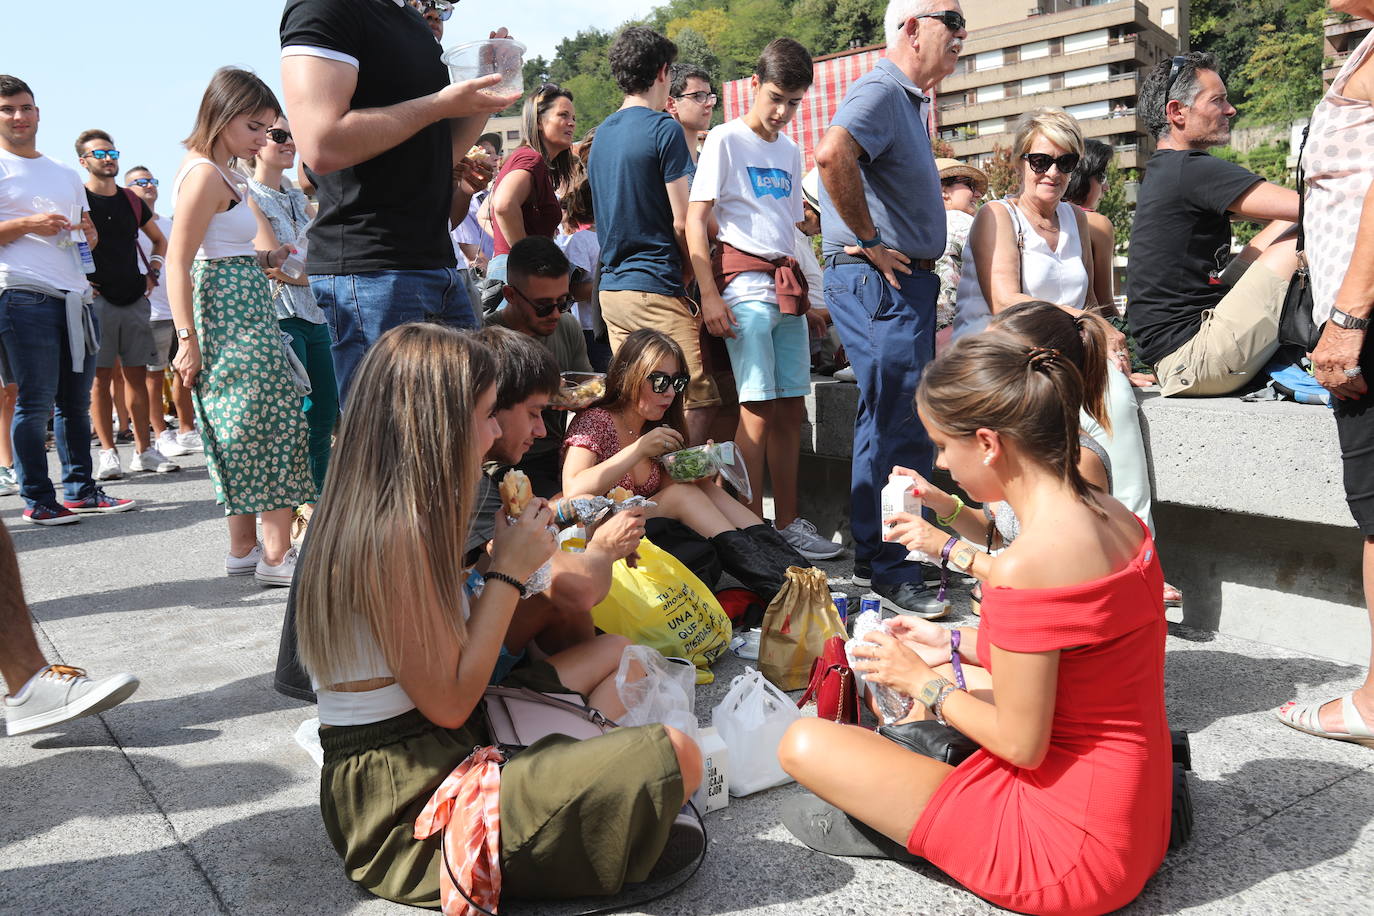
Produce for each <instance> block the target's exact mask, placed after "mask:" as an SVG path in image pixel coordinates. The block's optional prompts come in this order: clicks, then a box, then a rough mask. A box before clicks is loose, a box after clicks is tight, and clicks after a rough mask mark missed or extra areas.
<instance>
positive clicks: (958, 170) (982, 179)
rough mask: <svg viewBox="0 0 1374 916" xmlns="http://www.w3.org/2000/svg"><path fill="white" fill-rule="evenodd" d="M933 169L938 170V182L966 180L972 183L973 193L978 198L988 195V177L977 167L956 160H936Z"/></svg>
mask: <svg viewBox="0 0 1374 916" xmlns="http://www.w3.org/2000/svg"><path fill="white" fill-rule="evenodd" d="M935 167H936V168H937V169H939V170H940V180H941V181H944V180H945V179H946V178H967V179H968V180H969V181H972V182H973V193H974V194H977V195H978V196H979V197H982V196H983V195H985V194H987V193H988V176H987V175H986V174H984V173H983V170H982V169H980V168H978V167H977V166H973V165H968V164H967V163H963V162H960V161H959V160H958V159H936V160H935Z"/></svg>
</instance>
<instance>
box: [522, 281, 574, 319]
mask: <svg viewBox="0 0 1374 916" xmlns="http://www.w3.org/2000/svg"><path fill="white" fill-rule="evenodd" d="M509 289H510V290H512V291H513V292H514V293H515V294H516V295H518V296H519V297H520V298H521V299H524V300H525V304H526V305H528V306H529V307H530V308H532V309H534V314H535V315H536V316H538V317H539V318H547V317H549V316H550V315H552V314H553V312H554V309H557V310H558V311H559V312H560V313H563V314H566V313H567V312H568V311H569V310H571V309H572V307H573V305H575V304H576V303H577V300H576V299H574V298H573V296H572V293H569V294H568V295H566V296H564V297H563V298H561V299H556V300H554V301H553V302H535V301H534V300H533V299H531V298H530V297H529V296H526V295H525V294H524V293H522V292H520V290H518V289H516V288H515V287H514V286H511V287H509Z"/></svg>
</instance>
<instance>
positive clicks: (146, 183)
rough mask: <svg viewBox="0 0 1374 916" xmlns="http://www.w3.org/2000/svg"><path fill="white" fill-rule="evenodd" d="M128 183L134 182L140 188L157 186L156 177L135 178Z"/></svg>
mask: <svg viewBox="0 0 1374 916" xmlns="http://www.w3.org/2000/svg"><path fill="white" fill-rule="evenodd" d="M129 184H136V185H138V186H139V187H140V188H155V187H157V179H156V178H135V179H134V180H133V181H131V182H129Z"/></svg>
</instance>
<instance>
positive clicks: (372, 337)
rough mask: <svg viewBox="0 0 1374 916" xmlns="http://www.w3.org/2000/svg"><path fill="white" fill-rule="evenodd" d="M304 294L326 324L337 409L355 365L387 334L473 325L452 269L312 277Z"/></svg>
mask: <svg viewBox="0 0 1374 916" xmlns="http://www.w3.org/2000/svg"><path fill="white" fill-rule="evenodd" d="M310 288H311V290H312V291H313V292H314V293H315V301H316V302H317V303H318V304H319V306H320V308H322V309H324V314H325V318H326V319H327V320H328V322H329V335H330V339H331V340H332V342H333V351H334V375H335V377H336V378H337V379H338V383H339V406H340V408H342V407H343V406H344V402H345V401H346V399H347V397H348V388H349V386H350V385H351V384H352V383H353V373H354V372H356V371H357V369H358V364H359V363H360V362H362V359H363V356H364V355H365V354H366V353H367V351H368V348H369V347H371V346H372V345H373V344H374V343H376V342H377V338H379V337H381V336H382V335H383V334H385V333H386V332H387V331H389V330H391V329H392V328H394V327H397V326H398V325H402V324H406V323H407V322H411V321H432V322H435V323H436V324H446V325H450V326H452V327H455V328H471V327H475V326H476V324H477V319H476V318H475V317H474V315H473V311H472V306H471V305H470V304H469V303H468V292H467V287H466V285H465V284H464V283H463V278H462V277H461V276H459V274H458V270H457V269H456V268H453V267H440V268H436V269H434V270H375V271H370V272H368V273H360V274H315V275H312V276H311V277H310Z"/></svg>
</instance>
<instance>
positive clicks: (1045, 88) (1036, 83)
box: [1021, 76, 1050, 95]
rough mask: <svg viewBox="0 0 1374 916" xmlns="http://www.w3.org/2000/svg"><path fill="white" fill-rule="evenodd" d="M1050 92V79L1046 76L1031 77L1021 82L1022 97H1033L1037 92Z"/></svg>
mask: <svg viewBox="0 0 1374 916" xmlns="http://www.w3.org/2000/svg"><path fill="white" fill-rule="evenodd" d="M1049 91H1050V78H1049V77H1048V76H1032V77H1029V78H1027V79H1023V80H1022V81H1021V94H1022V95H1035V94H1036V93H1037V92H1049Z"/></svg>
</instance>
